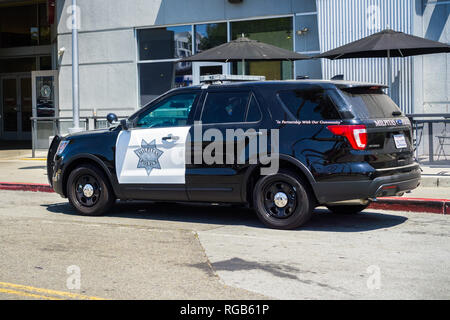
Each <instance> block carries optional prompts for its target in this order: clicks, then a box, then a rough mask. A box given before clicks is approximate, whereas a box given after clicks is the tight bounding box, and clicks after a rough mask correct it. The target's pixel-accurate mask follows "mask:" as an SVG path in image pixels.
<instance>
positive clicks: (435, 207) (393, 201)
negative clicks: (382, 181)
mask: <svg viewBox="0 0 450 320" xmlns="http://www.w3.org/2000/svg"><path fill="white" fill-rule="evenodd" d="M369 208H372V209H382V210H394V211H412V212H428V213H437V214H450V199H424V198H396V197H386V198H377V199H376V201H374V202H372V203H371V204H370V206H369Z"/></svg>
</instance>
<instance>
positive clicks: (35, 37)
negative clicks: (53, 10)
mask: <svg viewBox="0 0 450 320" xmlns="http://www.w3.org/2000/svg"><path fill="white" fill-rule="evenodd" d="M50 43H51V35H50V26H49V24H48V19H47V5H46V4H45V3H38V4H33V5H26V6H11V7H2V8H1V10H0V48H12V47H26V46H38V45H48V44H50Z"/></svg>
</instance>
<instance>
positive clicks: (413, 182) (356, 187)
mask: <svg viewBox="0 0 450 320" xmlns="http://www.w3.org/2000/svg"><path fill="white" fill-rule="evenodd" d="M420 176H421V175H420V169H419V167H418V166H417V168H416V169H413V170H411V171H408V172H401V173H396V174H392V175H388V176H381V177H378V178H375V179H371V180H362V181H342V182H318V183H316V184H315V186H314V191H315V194H316V197H317V200H318V202H319V203H320V204H323V203H329V202H335V201H345V200H352V199H368V198H376V197H386V196H395V195H397V194H399V193H404V192H407V191H410V190H413V189H415V188H417V187H418V186H419V184H420Z"/></svg>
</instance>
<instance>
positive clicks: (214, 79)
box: [200, 74, 266, 84]
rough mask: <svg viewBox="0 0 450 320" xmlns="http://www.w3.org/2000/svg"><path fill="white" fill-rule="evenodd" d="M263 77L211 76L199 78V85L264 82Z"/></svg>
mask: <svg viewBox="0 0 450 320" xmlns="http://www.w3.org/2000/svg"><path fill="white" fill-rule="evenodd" d="M265 80H266V77H265V76H245V75H235V74H211V75H207V76H201V77H200V83H203V84H212V83H214V84H217V83H229V82H242V81H265Z"/></svg>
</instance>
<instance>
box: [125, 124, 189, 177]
mask: <svg viewBox="0 0 450 320" xmlns="http://www.w3.org/2000/svg"><path fill="white" fill-rule="evenodd" d="M189 129H190V127H189V126H188V127H169V128H153V129H152V128H149V129H131V130H122V131H121V132H120V133H119V136H118V137H117V142H116V170H117V179H118V180H119V183H138V184H145V183H161V184H169V183H170V184H184V183H185V182H186V180H185V173H186V159H185V155H186V139H187V136H188V133H189Z"/></svg>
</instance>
